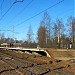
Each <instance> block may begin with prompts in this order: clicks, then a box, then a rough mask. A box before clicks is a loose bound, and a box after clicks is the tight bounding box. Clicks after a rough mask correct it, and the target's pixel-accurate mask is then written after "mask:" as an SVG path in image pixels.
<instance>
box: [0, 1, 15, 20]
mask: <svg viewBox="0 0 75 75" xmlns="http://www.w3.org/2000/svg"><path fill="white" fill-rule="evenodd" d="M14 4H15V2H14V3H13V4H12V5H11V6H10V7H9V9H8V10H7V11H6V12H5V13H4V14H3V15H2V17H1V18H0V21H1V20H2V19H3V18H4V16H5V15H6V14H7V13H8V12H9V11H10V9H11V8H12V7H13V5H14Z"/></svg>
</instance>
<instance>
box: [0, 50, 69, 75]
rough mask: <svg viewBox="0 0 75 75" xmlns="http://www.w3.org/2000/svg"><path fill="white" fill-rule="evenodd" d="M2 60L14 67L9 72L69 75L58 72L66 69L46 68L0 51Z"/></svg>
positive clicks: (29, 74) (36, 74)
mask: <svg viewBox="0 0 75 75" xmlns="http://www.w3.org/2000/svg"><path fill="white" fill-rule="evenodd" d="M0 60H1V61H3V62H5V63H7V64H9V65H10V66H12V67H13V69H9V70H18V71H20V72H21V73H22V74H23V75H69V74H68V73H65V72H62V71H59V70H58V69H59V68H64V67H59V68H55V69H52V68H46V67H45V66H43V65H39V64H37V63H34V62H32V61H27V60H24V59H21V58H18V57H16V56H14V55H12V54H11V53H10V54H9V53H8V52H5V50H0ZM5 71H6V70H5ZM22 74H21V75H22Z"/></svg>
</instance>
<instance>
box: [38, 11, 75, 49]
mask: <svg viewBox="0 0 75 75" xmlns="http://www.w3.org/2000/svg"><path fill="white" fill-rule="evenodd" d="M37 35H38V45H39V46H40V47H43V48H75V17H72V16H70V17H69V18H68V19H67V21H64V22H63V20H62V19H59V18H58V19H56V20H55V21H54V22H51V17H50V16H49V14H48V12H45V13H44V16H43V18H42V21H41V22H40V26H39V29H38V31H37Z"/></svg>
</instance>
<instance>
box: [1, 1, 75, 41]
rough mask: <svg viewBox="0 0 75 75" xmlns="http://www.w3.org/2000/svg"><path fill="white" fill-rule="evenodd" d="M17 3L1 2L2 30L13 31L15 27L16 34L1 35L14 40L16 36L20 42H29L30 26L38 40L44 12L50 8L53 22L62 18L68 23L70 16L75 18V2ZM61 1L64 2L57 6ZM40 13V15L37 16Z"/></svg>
mask: <svg viewBox="0 0 75 75" xmlns="http://www.w3.org/2000/svg"><path fill="white" fill-rule="evenodd" d="M15 1H16V0H0V30H13V27H14V32H15V33H14V34H13V32H12V31H0V33H4V35H5V37H11V38H12V37H13V35H14V38H16V39H18V40H27V34H28V30H29V26H30V25H31V27H32V32H33V37H34V39H36V36H37V30H38V28H39V26H40V22H41V21H42V18H43V15H44V12H45V11H44V10H45V9H47V8H49V7H50V8H49V9H48V10H47V12H48V13H49V15H50V17H51V21H52V22H54V21H55V20H56V19H57V18H62V19H63V21H64V22H66V21H67V18H68V17H69V16H74V17H75V0H63V1H62V0H23V1H22V0H17V1H21V2H16V3H14V2H15ZM60 1H62V2H61V3H59V4H58V5H55V4H56V3H58V2H60ZM13 3H14V4H13ZM53 5H55V6H53ZM11 6H12V7H11ZM51 6H53V7H51ZM42 11H44V12H42ZM40 12H42V13H40ZM38 13H40V14H39V15H37V16H35V15H36V14H38ZM33 16H35V17H33ZM31 17H33V18H31Z"/></svg>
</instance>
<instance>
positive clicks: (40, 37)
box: [38, 21, 46, 48]
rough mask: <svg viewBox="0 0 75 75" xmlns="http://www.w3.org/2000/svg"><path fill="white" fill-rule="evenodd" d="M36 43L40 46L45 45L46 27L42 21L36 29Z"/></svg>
mask: <svg viewBox="0 0 75 75" xmlns="http://www.w3.org/2000/svg"><path fill="white" fill-rule="evenodd" d="M38 44H39V46H40V47H42V48H44V47H46V28H45V26H44V22H43V21H42V22H41V23H40V27H39V29H38Z"/></svg>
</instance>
